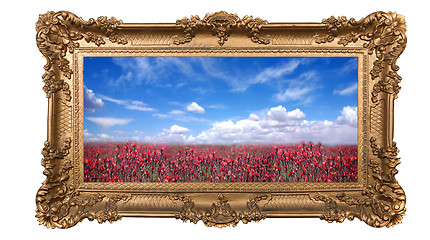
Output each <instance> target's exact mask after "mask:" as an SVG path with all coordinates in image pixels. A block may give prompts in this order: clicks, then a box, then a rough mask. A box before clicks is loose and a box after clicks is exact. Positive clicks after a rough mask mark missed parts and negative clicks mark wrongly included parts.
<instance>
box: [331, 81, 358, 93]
mask: <svg viewBox="0 0 430 240" xmlns="http://www.w3.org/2000/svg"><path fill="white" fill-rule="evenodd" d="M356 92H357V83H353V84H352V85H351V86H349V87H346V88H344V89H342V90H334V92H333V93H334V94H337V95H341V96H347V95H351V94H353V93H356Z"/></svg>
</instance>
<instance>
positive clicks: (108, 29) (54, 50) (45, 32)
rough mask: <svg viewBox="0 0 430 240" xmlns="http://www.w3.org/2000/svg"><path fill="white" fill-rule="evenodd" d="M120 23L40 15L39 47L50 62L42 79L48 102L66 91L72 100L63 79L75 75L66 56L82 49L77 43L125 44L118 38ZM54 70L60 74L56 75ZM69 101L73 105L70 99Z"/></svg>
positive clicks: (63, 13)
mask: <svg viewBox="0 0 430 240" xmlns="http://www.w3.org/2000/svg"><path fill="white" fill-rule="evenodd" d="M121 23H122V21H121V20H117V19H115V18H114V17H112V18H110V19H108V18H107V17H99V18H97V20H94V19H93V18H90V19H89V20H88V21H85V20H83V19H82V18H79V17H77V16H76V15H75V14H73V13H70V12H66V11H60V12H47V13H46V14H43V15H40V16H39V20H38V21H37V22H36V31H37V35H36V43H37V47H38V48H39V50H40V52H41V53H42V54H43V56H44V57H45V58H46V61H47V63H46V65H45V66H44V69H45V70H46V72H45V74H44V75H43V76H42V79H43V82H44V83H45V86H44V87H43V90H44V91H45V93H46V96H47V97H48V98H49V97H50V96H51V95H52V94H53V93H55V92H57V91H59V90H63V91H65V92H66V95H68V96H70V91H69V85H68V83H66V82H65V80H64V79H63V77H65V78H66V79H71V76H72V74H73V71H72V69H71V68H70V62H69V60H67V59H66V55H67V52H69V53H73V51H74V49H75V48H78V47H79V43H78V42H77V41H79V40H82V39H84V40H85V41H86V42H88V43H90V42H92V43H94V44H95V45H97V46H100V45H103V44H105V43H106V42H105V40H104V38H108V39H109V40H110V41H111V42H113V43H118V44H126V43H127V40H126V39H125V38H120V37H118V36H117V35H116V30H117V28H118V26H119V25H120V24H121ZM55 69H58V70H59V71H60V72H61V74H56V71H55ZM60 75H61V76H60ZM68 100H69V101H70V98H68Z"/></svg>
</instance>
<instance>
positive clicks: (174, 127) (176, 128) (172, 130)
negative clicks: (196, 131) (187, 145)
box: [163, 124, 191, 134]
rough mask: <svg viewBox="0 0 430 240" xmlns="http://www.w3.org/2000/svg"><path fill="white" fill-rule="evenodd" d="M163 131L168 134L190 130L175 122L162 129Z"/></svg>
mask: <svg viewBox="0 0 430 240" xmlns="http://www.w3.org/2000/svg"><path fill="white" fill-rule="evenodd" d="M163 132H166V133H170V134H184V133H189V132H191V130H190V129H188V128H185V127H181V126H178V125H176V124H175V125H172V126H171V127H170V129H164V130H163Z"/></svg>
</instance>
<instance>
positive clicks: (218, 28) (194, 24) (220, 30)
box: [173, 11, 270, 46]
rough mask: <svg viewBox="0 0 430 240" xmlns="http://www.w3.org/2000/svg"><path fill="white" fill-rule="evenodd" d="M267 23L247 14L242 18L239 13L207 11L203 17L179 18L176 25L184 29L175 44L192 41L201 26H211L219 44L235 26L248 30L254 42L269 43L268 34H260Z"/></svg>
mask: <svg viewBox="0 0 430 240" xmlns="http://www.w3.org/2000/svg"><path fill="white" fill-rule="evenodd" d="M265 24H267V21H266V20H263V19H261V18H253V17H252V16H245V17H243V18H242V19H240V18H239V17H238V16H237V14H231V13H227V12H225V11H220V12H216V13H207V14H206V16H205V17H204V18H203V19H200V17H199V16H191V17H190V18H186V17H184V18H183V19H180V20H177V21H176V25H178V26H180V27H181V28H182V29H183V31H184V34H185V35H184V36H183V37H176V38H175V40H174V41H173V44H175V45H180V44H185V43H189V42H191V40H192V39H193V38H194V37H195V34H196V31H197V30H198V29H200V28H204V27H207V28H210V30H211V33H212V35H214V36H217V37H218V44H219V45H220V46H223V45H224V43H225V42H226V41H227V40H228V37H229V36H230V34H231V30H232V29H233V28H243V29H246V30H248V31H249V32H248V36H249V38H250V39H251V41H252V42H254V43H259V44H269V43H270V39H269V37H268V36H266V37H263V36H261V35H260V31H261V28H262V27H263V26H264V25H265Z"/></svg>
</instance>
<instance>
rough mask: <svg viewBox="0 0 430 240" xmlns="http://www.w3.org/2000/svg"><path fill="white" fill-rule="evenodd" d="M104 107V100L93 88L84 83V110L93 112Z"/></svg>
mask: <svg viewBox="0 0 430 240" xmlns="http://www.w3.org/2000/svg"><path fill="white" fill-rule="evenodd" d="M103 107H104V103H103V100H102V99H100V98H98V97H97V96H96V94H95V93H94V92H93V90H91V89H89V88H87V87H86V86H85V85H84V112H87V113H93V112H95V111H96V109H100V108H103Z"/></svg>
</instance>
